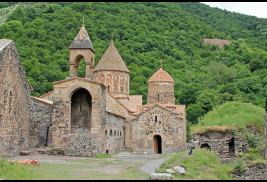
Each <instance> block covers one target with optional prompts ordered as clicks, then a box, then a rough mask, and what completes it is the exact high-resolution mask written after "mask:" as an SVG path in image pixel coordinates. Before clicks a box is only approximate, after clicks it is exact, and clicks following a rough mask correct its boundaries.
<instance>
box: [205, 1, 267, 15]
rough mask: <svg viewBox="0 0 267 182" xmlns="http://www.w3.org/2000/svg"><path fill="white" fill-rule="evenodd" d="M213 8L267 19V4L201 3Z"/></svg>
mask: <svg viewBox="0 0 267 182" xmlns="http://www.w3.org/2000/svg"><path fill="white" fill-rule="evenodd" d="M201 3H204V4H207V5H209V6H211V7H217V8H220V9H225V10H228V11H232V12H236V13H241V14H245V15H252V16H256V17H258V18H267V2H201Z"/></svg>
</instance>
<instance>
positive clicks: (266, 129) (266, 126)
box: [264, 114, 267, 179]
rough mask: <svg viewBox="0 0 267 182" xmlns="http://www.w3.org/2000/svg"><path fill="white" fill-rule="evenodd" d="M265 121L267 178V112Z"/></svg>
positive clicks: (266, 177)
mask: <svg viewBox="0 0 267 182" xmlns="http://www.w3.org/2000/svg"><path fill="white" fill-rule="evenodd" d="M264 121H265V160H266V176H265V179H267V114H265V115H264Z"/></svg>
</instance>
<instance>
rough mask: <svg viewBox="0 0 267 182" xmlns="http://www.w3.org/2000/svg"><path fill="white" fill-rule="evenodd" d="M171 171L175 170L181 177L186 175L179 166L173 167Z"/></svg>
mask: <svg viewBox="0 0 267 182" xmlns="http://www.w3.org/2000/svg"><path fill="white" fill-rule="evenodd" d="M173 170H175V171H176V172H177V173H178V174H182V175H185V173H186V172H185V169H184V168H183V167H181V166H175V167H174V168H173Z"/></svg>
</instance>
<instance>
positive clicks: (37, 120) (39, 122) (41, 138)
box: [30, 98, 53, 146]
mask: <svg viewBox="0 0 267 182" xmlns="http://www.w3.org/2000/svg"><path fill="white" fill-rule="evenodd" d="M52 111H53V110H52V105H49V104H45V103H42V102H40V101H37V100H35V99H33V98H32V99H31V116H32V120H33V121H32V123H31V126H30V137H31V145H32V146H35V145H42V146H44V145H45V144H48V143H47V141H49V140H48V139H47V137H48V135H47V133H48V130H49V128H50V127H51V126H52V121H51V114H52Z"/></svg>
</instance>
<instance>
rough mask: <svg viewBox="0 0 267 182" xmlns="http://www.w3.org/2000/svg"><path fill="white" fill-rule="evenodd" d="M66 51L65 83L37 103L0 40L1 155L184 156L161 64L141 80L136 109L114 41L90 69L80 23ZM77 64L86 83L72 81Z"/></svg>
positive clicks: (182, 116)
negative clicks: (143, 89) (52, 150)
mask: <svg viewBox="0 0 267 182" xmlns="http://www.w3.org/2000/svg"><path fill="white" fill-rule="evenodd" d="M69 49H70V58H69V66H70V72H69V76H68V77H67V78H66V79H64V80H60V81H56V82H54V83H53V86H54V90H52V91H51V92H48V93H46V94H45V95H42V96H40V97H39V98H37V97H32V96H30V91H31V86H30V83H29V81H28V80H27V78H26V75H25V71H24V69H23V67H22V64H21V61H20V59H19V56H18V53H17V50H16V47H15V44H14V42H13V41H12V40H7V39H1V40H0V83H1V84H0V156H10V155H11V156H12V155H17V154H18V153H19V151H21V150H27V149H28V148H29V147H30V146H36V145H39V146H44V145H53V146H55V147H58V148H61V149H62V150H64V152H65V155H78V156H95V155H97V154H100V153H114V152H117V151H119V150H122V149H127V148H130V149H132V150H133V151H135V152H148V153H173V152H175V153H177V152H180V151H183V150H185V149H186V111H185V105H175V95H174V81H173V79H172V77H171V76H170V75H169V74H168V73H167V72H166V71H165V70H164V69H163V66H162V65H161V66H159V70H158V71H156V72H155V73H154V74H153V75H152V76H151V77H150V79H149V80H148V93H147V104H145V105H143V104H142V102H143V101H142V95H129V84H130V71H129V70H128V68H127V66H126V65H125V63H124V61H123V59H122V58H121V56H120V54H119V53H118V51H117V49H116V47H115V45H114V43H113V40H111V42H110V45H109V47H108V48H107V50H106V52H105V53H104V55H103V56H102V58H101V59H100V61H99V62H98V64H97V65H95V49H94V47H93V44H92V42H91V40H90V37H89V35H88V33H87V32H86V29H85V27H84V24H83V25H82V27H81V29H80V31H79V32H78V34H77V35H76V37H75V38H74V40H73V42H72V43H71V45H70V46H69ZM83 59H84V60H85V64H86V74H85V78H81V77H78V67H79V63H80V61H81V60H83Z"/></svg>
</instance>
